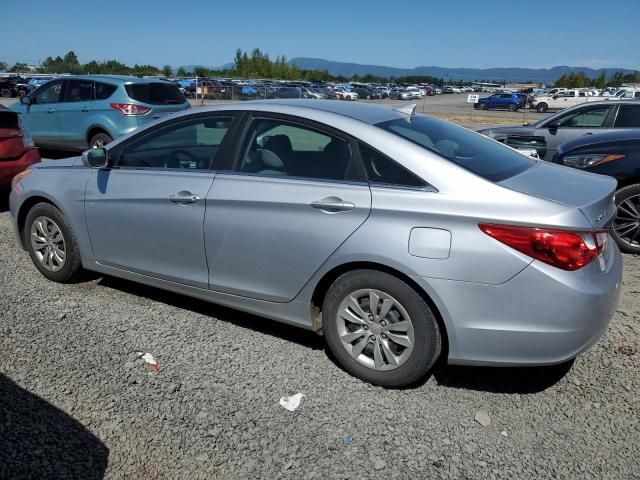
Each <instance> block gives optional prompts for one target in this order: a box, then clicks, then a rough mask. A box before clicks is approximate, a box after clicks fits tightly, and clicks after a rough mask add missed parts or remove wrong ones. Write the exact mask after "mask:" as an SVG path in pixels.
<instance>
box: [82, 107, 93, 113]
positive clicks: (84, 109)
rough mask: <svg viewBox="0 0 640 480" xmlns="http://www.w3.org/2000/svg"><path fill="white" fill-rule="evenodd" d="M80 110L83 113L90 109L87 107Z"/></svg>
mask: <svg viewBox="0 0 640 480" xmlns="http://www.w3.org/2000/svg"><path fill="white" fill-rule="evenodd" d="M80 110H81V111H83V112H88V111H89V110H91V109H90V108H89V107H82V108H81V109H80Z"/></svg>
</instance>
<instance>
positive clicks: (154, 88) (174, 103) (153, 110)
mask: <svg viewBox="0 0 640 480" xmlns="http://www.w3.org/2000/svg"><path fill="white" fill-rule="evenodd" d="M125 89H126V91H127V94H128V95H129V97H130V98H131V99H133V100H136V101H138V102H141V103H143V104H144V106H145V107H148V108H149V109H150V111H149V112H148V113H147V114H146V115H144V116H140V117H138V119H139V122H140V124H141V125H142V124H144V123H147V122H150V121H153V120H156V119H158V118H160V117H161V116H163V115H167V114H170V113H173V112H179V111H181V110H184V109H186V108H189V102H188V101H187V100H186V99H185V98H184V95H182V93H181V92H180V90H179V89H178V86H177V85H173V84H167V83H164V82H150V83H132V84H128V85H126V86H125Z"/></svg>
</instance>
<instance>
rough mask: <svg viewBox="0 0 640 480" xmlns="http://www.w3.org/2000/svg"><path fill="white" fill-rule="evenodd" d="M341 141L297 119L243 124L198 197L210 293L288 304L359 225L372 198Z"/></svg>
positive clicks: (343, 139) (346, 142) (252, 120)
mask: <svg viewBox="0 0 640 480" xmlns="http://www.w3.org/2000/svg"><path fill="white" fill-rule="evenodd" d="M353 151H354V150H353V149H352V144H351V141H350V139H348V138H346V137H345V136H344V135H342V134H340V133H338V132H335V131H334V130H332V129H331V128H330V127H328V126H324V125H318V124H315V123H309V122H307V121H305V120H302V119H299V118H296V117H287V116H275V115H262V114H256V115H255V116H254V117H252V118H250V119H249V120H248V124H247V127H246V128H245V133H244V135H243V139H242V140H241V142H239V146H238V149H237V152H236V155H235V157H234V162H233V165H228V166H223V167H222V168H221V171H218V173H217V176H216V180H215V182H214V185H213V188H212V189H211V191H210V192H209V194H208V195H207V211H206V216H205V239H206V252H207V258H208V260H209V264H210V265H211V270H210V288H211V289H212V290H214V291H217V292H225V293H230V294H234V295H241V296H245V297H250V298H256V299H262V300H270V301H275V302H288V301H290V300H292V299H293V298H295V296H296V295H297V294H298V292H299V291H300V290H301V289H302V287H303V286H304V285H305V283H306V282H307V281H308V280H309V279H310V278H311V277H312V276H313V274H314V273H315V272H316V271H317V270H318V268H320V266H321V265H322V264H323V263H324V262H325V261H326V260H327V259H328V258H329V257H330V256H331V254H332V253H333V252H334V251H335V250H336V249H337V248H338V247H339V246H340V245H341V244H342V243H343V242H344V241H345V240H346V239H347V238H348V237H349V236H350V235H351V234H352V233H353V232H354V231H355V230H357V229H358V227H360V225H362V224H363V223H364V221H365V220H366V219H367V217H368V215H369V211H370V209H371V193H370V189H369V186H368V184H367V182H366V181H365V180H364V174H363V172H362V168H361V167H360V166H359V163H358V161H357V157H356V156H354V155H353V154H352V152H353Z"/></svg>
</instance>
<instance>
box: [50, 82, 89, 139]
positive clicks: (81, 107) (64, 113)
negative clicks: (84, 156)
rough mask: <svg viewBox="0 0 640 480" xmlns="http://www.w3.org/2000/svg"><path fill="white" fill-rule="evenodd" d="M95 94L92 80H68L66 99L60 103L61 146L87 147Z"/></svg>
mask: <svg viewBox="0 0 640 480" xmlns="http://www.w3.org/2000/svg"><path fill="white" fill-rule="evenodd" d="M94 103H95V94H94V87H93V81H92V80H84V79H74V80H67V86H66V88H65V94H64V99H63V101H62V103H60V104H59V105H58V120H59V122H60V125H63V126H64V128H63V129H61V130H60V148H69V149H77V148H81V149H84V148H87V138H86V135H87V127H88V123H89V120H88V119H89V115H91V111H92V110H93V105H94Z"/></svg>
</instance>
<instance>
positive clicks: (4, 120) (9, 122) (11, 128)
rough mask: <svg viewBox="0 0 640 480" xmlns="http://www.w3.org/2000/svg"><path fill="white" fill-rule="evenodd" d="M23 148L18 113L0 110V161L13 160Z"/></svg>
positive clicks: (20, 153)
mask: <svg viewBox="0 0 640 480" xmlns="http://www.w3.org/2000/svg"><path fill="white" fill-rule="evenodd" d="M24 150H25V148H24V143H23V141H22V130H21V129H20V124H19V121H18V114H17V113H15V112H10V111H7V110H0V161H3V160H4V161H6V160H14V159H16V158H17V157H19V156H20V155H22V153H23V152H24Z"/></svg>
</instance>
